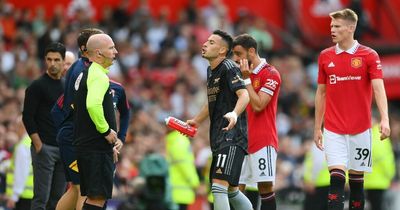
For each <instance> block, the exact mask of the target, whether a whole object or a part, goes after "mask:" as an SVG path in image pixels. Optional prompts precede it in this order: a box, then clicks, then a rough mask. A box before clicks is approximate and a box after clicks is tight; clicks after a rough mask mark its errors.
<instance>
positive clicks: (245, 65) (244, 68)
mask: <svg viewBox="0 0 400 210" xmlns="http://www.w3.org/2000/svg"><path fill="white" fill-rule="evenodd" d="M239 65H240V71H241V72H242V77H243V79H247V78H249V77H250V74H251V70H250V69H252V65H253V64H251V66H249V61H248V60H247V59H241V60H240V61H239Z"/></svg>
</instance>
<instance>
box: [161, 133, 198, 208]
mask: <svg viewBox="0 0 400 210" xmlns="http://www.w3.org/2000/svg"><path fill="white" fill-rule="evenodd" d="M166 149H167V151H166V152H167V161H168V163H169V166H170V167H169V178H170V182H171V186H172V199H173V201H174V202H175V203H177V204H192V203H193V202H194V201H195V198H196V192H195V190H196V188H197V187H198V186H199V184H200V180H199V176H198V174H197V171H196V167H195V165H194V155H193V151H192V149H191V145H190V141H189V138H187V137H186V136H183V135H181V134H180V133H179V132H178V131H172V132H170V133H169V134H168V135H167V136H166Z"/></svg>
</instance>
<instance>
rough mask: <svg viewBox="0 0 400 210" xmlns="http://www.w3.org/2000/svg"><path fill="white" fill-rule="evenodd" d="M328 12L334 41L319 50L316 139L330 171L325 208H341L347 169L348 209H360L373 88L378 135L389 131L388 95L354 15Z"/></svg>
mask: <svg viewBox="0 0 400 210" xmlns="http://www.w3.org/2000/svg"><path fill="white" fill-rule="evenodd" d="M330 17H331V19H332V20H331V36H332V41H333V42H334V43H336V45H335V46H333V47H330V48H327V49H325V50H323V51H322V52H321V54H320V56H319V59H318V65H319V72H318V89H317V93H316V97H315V128H314V141H315V144H316V145H317V147H318V148H319V149H321V150H323V149H324V147H325V152H326V158H327V162H328V167H329V171H330V176H331V181H330V189H329V196H328V209H333V210H337V209H343V208H344V193H343V191H344V184H345V170H348V172H349V185H350V204H349V205H350V208H349V209H352V210H353V209H354V210H355V209H357V210H358V209H364V189H363V185H364V172H371V104H372V93H374V96H375V101H376V104H377V106H378V109H379V113H380V117H381V121H380V132H381V139H382V140H383V139H385V138H386V137H388V136H389V135H390V127H389V118H388V106H387V99H386V93H385V88H384V86H383V79H382V78H383V76H382V69H381V61H380V59H379V56H378V54H377V53H376V52H375V51H374V50H373V49H371V48H369V47H367V46H364V45H361V44H359V43H358V42H357V41H356V40H354V31H355V29H356V24H357V19H358V17H357V14H356V13H354V11H352V10H350V9H344V10H340V11H337V12H333V13H331V14H330ZM323 122H324V130H323V132H322V130H321V129H322V123H323ZM322 136H323V138H322ZM322 139H324V146H323V143H322Z"/></svg>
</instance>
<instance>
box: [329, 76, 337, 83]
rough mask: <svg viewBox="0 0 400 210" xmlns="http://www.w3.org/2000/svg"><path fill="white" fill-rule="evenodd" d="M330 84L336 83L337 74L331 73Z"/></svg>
mask: <svg viewBox="0 0 400 210" xmlns="http://www.w3.org/2000/svg"><path fill="white" fill-rule="evenodd" d="M329 84H336V75H334V74H332V75H329Z"/></svg>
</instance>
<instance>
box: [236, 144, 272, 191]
mask: <svg viewBox="0 0 400 210" xmlns="http://www.w3.org/2000/svg"><path fill="white" fill-rule="evenodd" d="M276 157H277V152H276V150H275V148H274V147H272V146H267V147H263V148H262V149H260V150H258V151H257V152H255V153H253V154H248V155H246V156H245V157H244V161H243V165H242V172H241V174H240V179H239V184H245V185H247V186H252V187H254V186H257V183H258V182H273V183H275V174H276Z"/></svg>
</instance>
